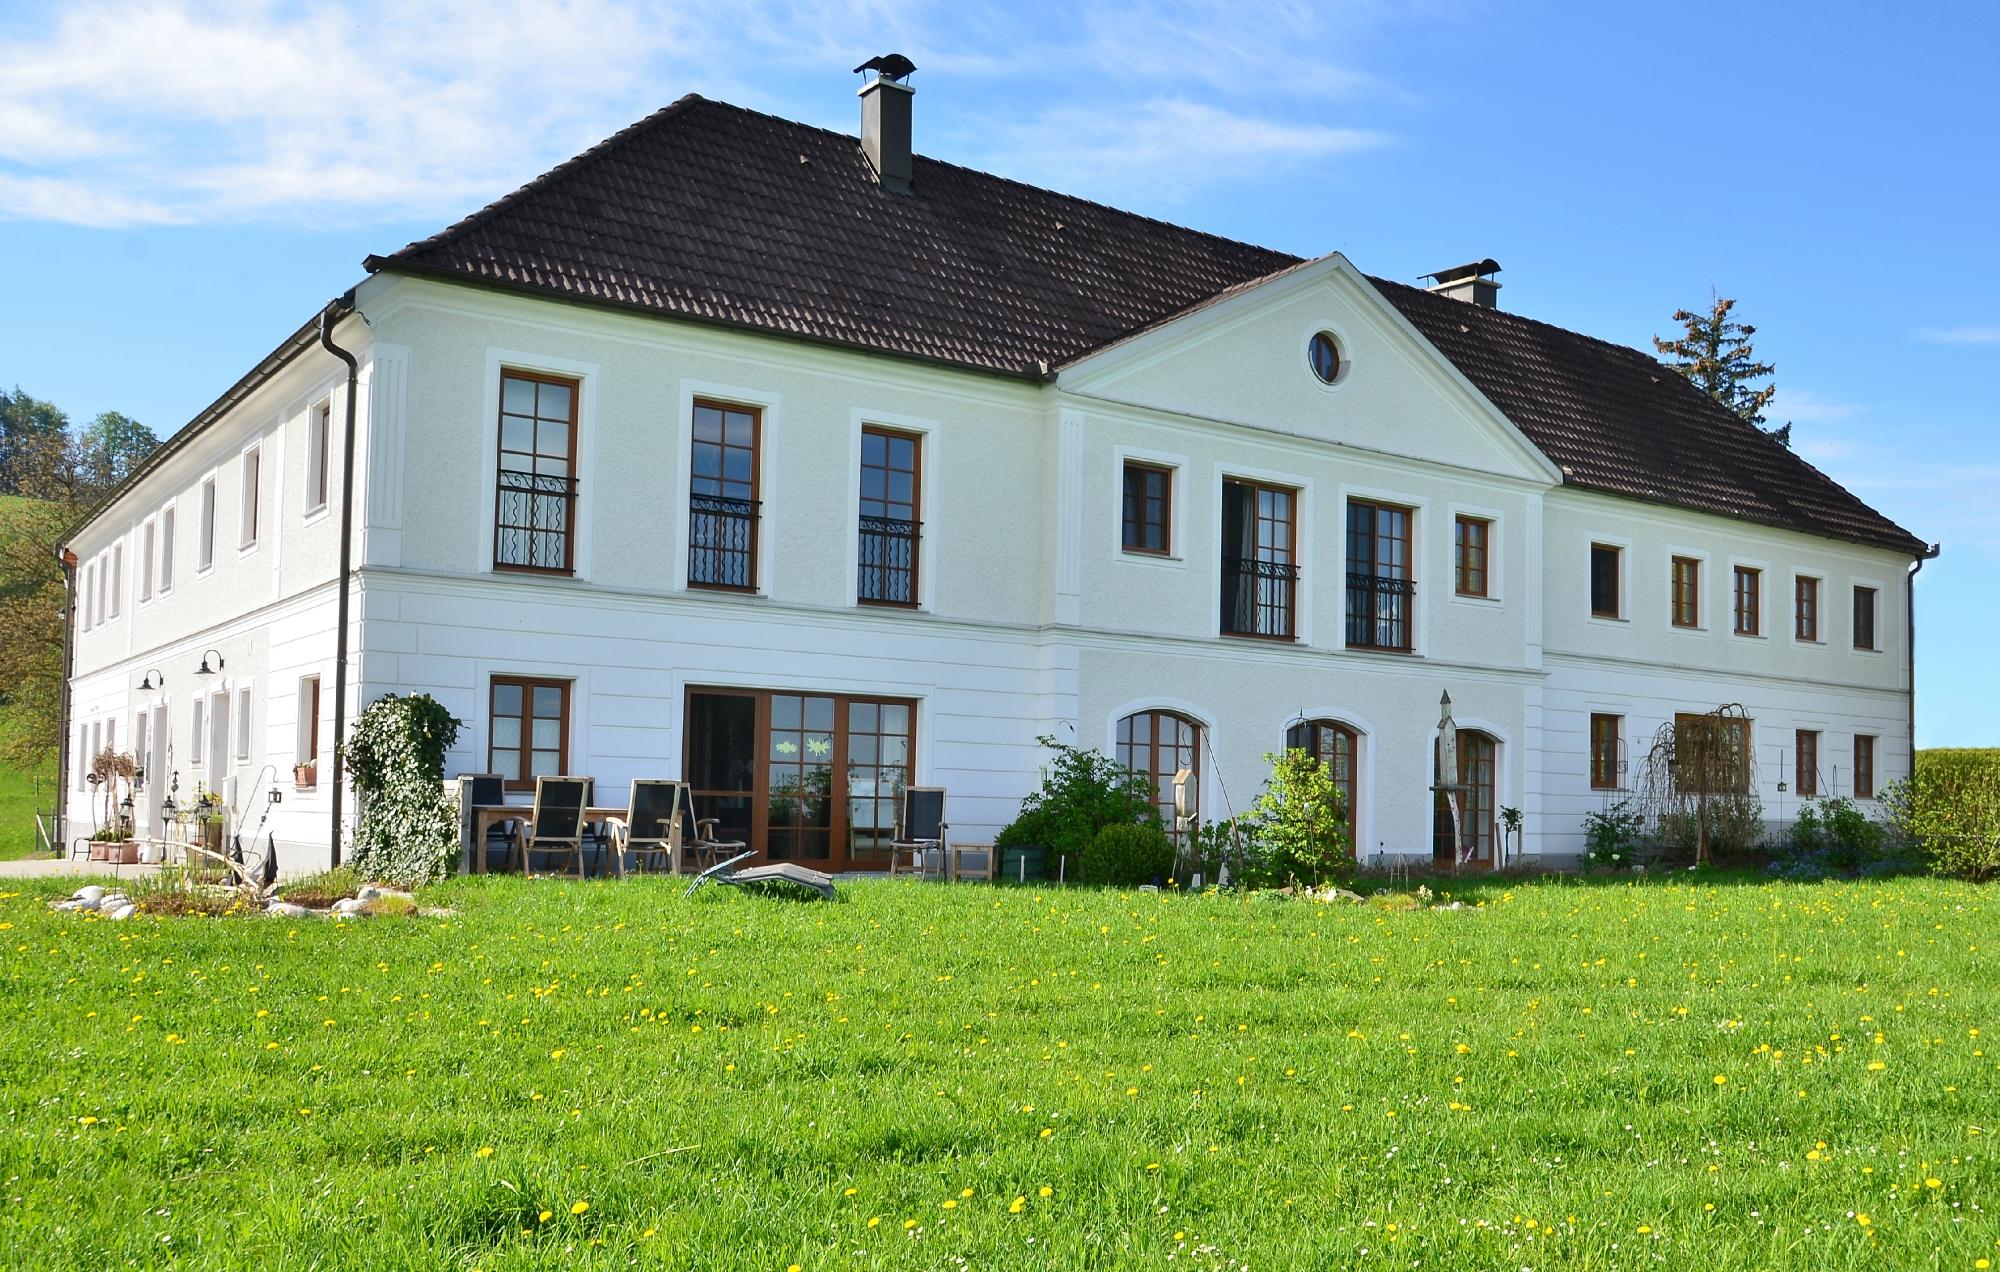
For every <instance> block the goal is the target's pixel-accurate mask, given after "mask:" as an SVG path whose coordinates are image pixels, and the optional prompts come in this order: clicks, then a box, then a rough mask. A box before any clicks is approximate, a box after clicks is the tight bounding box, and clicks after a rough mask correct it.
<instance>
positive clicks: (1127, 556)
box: [1117, 548, 1187, 570]
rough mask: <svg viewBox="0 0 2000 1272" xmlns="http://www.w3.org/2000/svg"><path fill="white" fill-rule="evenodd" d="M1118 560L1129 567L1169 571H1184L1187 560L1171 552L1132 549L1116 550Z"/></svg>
mask: <svg viewBox="0 0 2000 1272" xmlns="http://www.w3.org/2000/svg"><path fill="white" fill-rule="evenodd" d="M1117 559H1118V560H1120V561H1124V562H1127V563H1129V564H1131V565H1150V566H1155V567H1163V568H1166V569H1170V570H1185V569H1186V568H1187V558H1186V557H1183V556H1176V555H1174V554H1173V553H1171V552H1140V551H1138V550H1136V549H1133V548H1120V549H1118V557H1117Z"/></svg>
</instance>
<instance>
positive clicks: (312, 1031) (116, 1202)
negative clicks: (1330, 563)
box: [0, 877, 2000, 1272]
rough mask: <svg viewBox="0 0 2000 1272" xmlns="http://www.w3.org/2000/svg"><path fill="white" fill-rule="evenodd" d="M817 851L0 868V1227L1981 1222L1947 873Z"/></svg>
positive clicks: (592, 1243)
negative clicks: (1196, 869) (705, 871)
mask: <svg viewBox="0 0 2000 1272" xmlns="http://www.w3.org/2000/svg"><path fill="white" fill-rule="evenodd" d="M44 891H45V892H46V889H45V890H44ZM842 891H843V900H842V901H841V902H840V903H838V904H835V905H823V904H807V903H800V902H788V901H776V900H769V899H762V898H757V897H752V896H746V895H741V894H737V893H733V892H729V891H727V890H724V889H719V888H718V889H711V890H709V891H706V892H704V893H702V894H700V895H698V896H696V897H695V898H693V899H692V900H683V899H682V898H681V895H680V887H679V886H677V885H676V884H675V883H674V882H673V881H671V880H663V879H647V880H639V881H630V882H626V883H622V884H616V883H612V884H604V883H591V884H587V885H578V884H575V883H571V882H561V881H556V880H536V881H532V882H523V881H521V880H518V879H512V878H497V877H496V878H489V879H483V880H477V881H473V880H462V881H454V882H453V883H451V884H448V885H445V886H443V887H440V888H437V889H434V890H433V891H432V892H431V893H430V894H429V897H428V900H430V901H431V902H433V903H440V904H447V905H451V906H455V907H457V908H458V913H457V914H456V915H455V916H454V917H450V918H433V919H411V920H401V919H388V918H377V919H370V920H367V921H365V922H363V923H361V924H358V925H355V926H352V927H348V926H336V925H334V924H332V923H329V922H325V921H321V920H311V921H302V922H296V923H294V922H286V921H280V920H270V919H264V918H261V917H258V918H254V919H248V920H245V919H201V918H187V919H146V918H140V919H137V920H132V921H128V922H126V923H122V924H121V923H114V922H110V921H108V920H98V919H96V918H93V917H84V918H79V917H74V916H57V915H53V914H50V913H49V912H48V911H47V910H46V908H45V906H44V905H43V898H42V895H38V894H36V893H33V892H30V893H27V894H25V895H7V894H0V896H4V897H5V899H0V926H4V927H5V928H6V929H7V930H6V931H5V933H4V936H0V940H4V945H3V946H0V951H4V953H0V959H4V961H3V962H0V968H3V969H4V977H5V984H4V992H0V1004H4V1006H0V1012H3V1013H4V1017H0V1020H4V1029H5V1032H4V1035H0V1036H4V1037H5V1038H6V1040H7V1042H6V1046H5V1047H4V1048H0V1116H3V1117H4V1128H0V1133H4V1135H5V1141H4V1143H5V1154H4V1166H0V1170H4V1173H5V1176H6V1181H5V1187H6V1199H7V1204H6V1205H5V1207H4V1208H0V1264H4V1265H6V1266H9V1267H19V1266H29V1265H40V1266H61V1267H104V1266H111V1265H114V1264H126V1263H128V1262H129V1263H131V1264H134V1265H145V1266H157V1265H161V1264H164V1263H167V1262H169V1261H171V1260H173V1259H175V1258H176V1257H178V1258H179V1259H181V1260H183V1261H185V1262H186V1263H187V1264H188V1265H189V1266H200V1267H236V1266H243V1267H305V1266H314V1267H329V1268H346V1267H363V1266H366V1267H462V1268H474V1267H476V1268H484V1269H500V1268H522V1267H542V1266H557V1265H563V1266H569V1265H580V1266H604V1267H611V1266H619V1267H624V1266H629V1265H632V1264H635V1263H636V1264H637V1265H639V1266H645V1267H652V1266H662V1267H702V1268H749V1269H769V1270H774V1272H785V1269H787V1268H788V1267H790V1266H791V1265H793V1264H797V1265H798V1266H799V1267H800V1268H802V1269H832V1268H842V1269H846V1268H886V1267H894V1268H905V1267H908V1268H947V1269H951V1268H1007V1267H1021V1268H1042V1267H1053V1268H1081V1267H1091V1268H1124V1267H1169V1266H1170V1267H1194V1268H1222V1269H1241V1268H1243V1267H1246V1266H1247V1267H1250V1268H1257V1269H1273V1270H1277V1269H1304V1268H1322V1267H1349V1266H1363V1267H1383V1268H1389V1267H1396V1268H1409V1267H1420V1268H1448V1269H1449V1268H1489V1267H1491V1268H1508V1269H1513V1268H1534V1269H1537V1270H1538V1272H1539V1270H1542V1269H1551V1268H1592V1269H1608V1268H1641V1267H1643V1268H1676V1269H1683V1268H1685V1269H1695V1268H1703V1269H1705V1268H1791V1267H1797V1268H1815V1269H1839V1268H1869V1269H1879V1268H1898V1269H1908V1268H1948V1269H1961V1268H1963V1269H1973V1268H1976V1267H1979V1266H1981V1264H1980V1263H1979V1262H1978V1260H1981V1259H1988V1260H1991V1261H1993V1262H1994V1263H2000V1244H1996V1243H2000V1165H1997V1164H1996V1162H1995V1158H1994V1154H1993V1146H1994V1142H1995V1138H1996V1137H2000V1064H1996V1060H2000V1052H1996V1051H1994V1050H1993V1047H1994V1045H1995V1043H1996V1042H2000V979H1997V978H1996V977H1995V975H1994V962H1993V957H1992V953H1991V951H1992V949H1993V948H1994V947H1995V946H1996V945H2000V922H1996V916H1995V910H1996V907H1995V906H1994V904H1993V902H1994V894H1993V893H1992V892H1991V890H1982V889H1979V888H1975V887H1972V886H1968V885H1961V884H1953V883H1946V882H1939V881H1931V880H1901V881H1892V882H1863V883H1830V884H1822V885H1767V884H1763V883H1760V882H1756V881H1753V880H1743V879H1730V878H1722V879H1719V880H1714V881H1709V882H1689V881H1687V879H1686V878H1683V879H1682V881H1680V882H1675V881H1671V880H1658V881H1648V882H1643V883H1640V884H1637V885H1631V884H1612V883H1583V884H1579V883H1575V882H1560V881H1558V882H1549V883H1539V884H1526V885H1514V886H1512V887H1505V886H1501V885H1492V886H1488V887H1484V888H1479V889H1470V890H1468V891H1467V892H1466V893H1464V895H1465V896H1466V897H1467V898H1468V899H1469V900H1471V901H1473V902H1475V903H1476V904H1474V905H1472V906H1469V907H1468V908H1466V909H1461V910H1445V909H1432V910H1427V911H1416V912H1407V911H1388V910H1385V909H1382V908H1377V907H1366V908H1362V907H1353V906H1347V905H1338V906H1328V905H1319V904H1315V903H1310V902H1305V901H1293V900H1282V899H1276V898H1269V897H1251V898H1242V897H1235V896H1214V895H1211V896H1197V897H1184V896H1172V895H1158V894H1145V893H1129V892H1093V891H1083V890H1070V891H1059V890H1055V889H1048V890H1037V889H1013V888H997V889H996V888H991V887H984V886H978V885H961V886H957V887H946V886H942V885H938V884H918V883H910V882H901V883H887V882H882V883H864V884H857V885H852V886H847V887H844V888H843V890H842Z"/></svg>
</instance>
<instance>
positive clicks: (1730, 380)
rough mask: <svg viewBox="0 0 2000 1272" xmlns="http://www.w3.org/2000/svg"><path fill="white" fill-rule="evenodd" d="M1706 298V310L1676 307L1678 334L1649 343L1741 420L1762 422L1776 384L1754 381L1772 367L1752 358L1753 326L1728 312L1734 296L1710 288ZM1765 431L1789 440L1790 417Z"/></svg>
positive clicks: (1754, 354) (1766, 377) (1767, 374)
mask: <svg viewBox="0 0 2000 1272" xmlns="http://www.w3.org/2000/svg"><path fill="white" fill-rule="evenodd" d="M1708 298H1709V309H1708V312H1707V313H1705V314H1703V313H1696V312H1694V311H1693V310H1691V309H1679V310H1675V311H1674V321H1675V322H1677V323H1679V324H1681V327H1682V329H1683V330H1682V333H1681V336H1680V338H1679V339H1675V340H1662V339H1661V338H1660V337H1658V336H1654V337H1653V348H1655V349H1657V350H1658V351H1659V352H1660V353H1661V354H1662V355H1663V356H1664V357H1665V359H1666V362H1667V365H1668V366H1670V367H1672V368H1673V369H1674V370H1676V371H1678V372H1680V373H1681V374H1682V375H1684V376H1686V377H1687V378H1688V379H1689V380H1690V381H1692V382H1693V383H1694V386H1695V387H1696V388H1698V389H1700V390H1701V391H1702V392H1703V393H1706V394H1708V395H1709V396H1710V397H1712V398H1714V399H1715V400H1716V401H1718V402H1720V403H1722V404H1723V405H1724V406H1726V407H1728V408H1729V409H1730V410H1732V411H1734V412H1736V414H1738V415H1739V416H1741V417H1742V418H1743V420H1744V422H1745V423H1748V424H1755V425H1756V426H1757V427H1759V428H1763V426H1764V408H1765V407H1766V406H1768V405H1770V402H1771V398H1772V396H1773V395H1775V394H1776V393H1777V391H1778V387H1777V386H1776V385H1775V384H1764V385H1762V386H1759V385H1758V383H1757V382H1758V381H1760V380H1769V379H1770V378H1771V375H1772V374H1773V373H1774V372H1775V371H1776V370H1777V368H1776V367H1774V366H1772V365H1771V364H1770V363H1768V362H1759V361H1757V351H1756V349H1755V348H1753V347H1752V345H1751V343H1750V337H1752V336H1754V335H1756V334H1757V329H1756V328H1755V327H1753V326H1751V325H1750V324H1749V323H1747V322H1738V321H1736V320H1735V319H1734V318H1731V317H1730V316H1729V313H1730V311H1731V310H1732V309H1734V308H1735V307H1736V302H1735V301H1733V300H1729V299H1726V298H1724V297H1722V296H1718V295H1716V294H1715V292H1713V291H1710V292H1709V294H1708ZM1768 431H1769V432H1770V434H1771V435H1772V436H1773V437H1775V438H1777V439H1778V440H1779V441H1781V442H1783V443H1784V444H1785V445H1786V446H1790V445H1791V444H1792V426H1791V424H1790V423H1789V422H1788V423H1786V424H1784V425H1783V426H1781V427H1779V428H1774V429H1770V430H1768Z"/></svg>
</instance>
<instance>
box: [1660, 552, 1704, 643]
mask: <svg viewBox="0 0 2000 1272" xmlns="http://www.w3.org/2000/svg"><path fill="white" fill-rule="evenodd" d="M1667 582H1668V590H1667V610H1668V614H1669V616H1670V617H1671V618H1672V619H1673V625H1674V626H1675V627H1678V628H1680V629H1681V630H1683V631H1699V630H1700V629H1701V558H1700V557H1691V556H1682V555H1680V554H1678V553H1676V554H1675V555H1674V556H1673V558H1672V562H1671V564H1670V565H1669V566H1668V567H1667Z"/></svg>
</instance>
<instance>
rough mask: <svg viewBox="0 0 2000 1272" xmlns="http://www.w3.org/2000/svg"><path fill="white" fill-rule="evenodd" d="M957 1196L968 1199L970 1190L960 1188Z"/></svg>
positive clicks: (970, 1193)
mask: <svg viewBox="0 0 2000 1272" xmlns="http://www.w3.org/2000/svg"><path fill="white" fill-rule="evenodd" d="M958 1195H959V1196H961V1197H970V1196H971V1195H972V1190H971V1189H970V1188H961V1189H959V1190H958Z"/></svg>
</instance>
